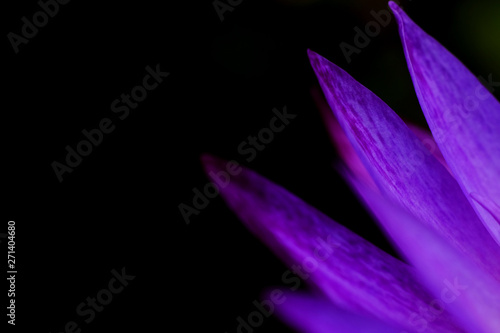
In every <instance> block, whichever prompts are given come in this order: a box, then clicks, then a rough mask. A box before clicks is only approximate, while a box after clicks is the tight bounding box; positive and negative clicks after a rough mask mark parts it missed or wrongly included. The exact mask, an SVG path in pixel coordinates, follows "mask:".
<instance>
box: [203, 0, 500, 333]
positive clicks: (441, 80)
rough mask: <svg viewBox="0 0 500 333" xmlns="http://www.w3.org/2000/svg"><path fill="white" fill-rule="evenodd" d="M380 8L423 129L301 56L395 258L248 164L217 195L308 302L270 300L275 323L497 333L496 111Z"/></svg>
mask: <svg viewBox="0 0 500 333" xmlns="http://www.w3.org/2000/svg"><path fill="white" fill-rule="evenodd" d="M390 6H391V8H392V10H393V12H394V14H395V16H396V18H397V21H398V24H399V31H400V35H401V40H402V44H403V47H404V51H405V55H406V59H407V62H408V68H409V70H410V74H411V77H412V79H413V83H414V86H415V90H416V93H417V96H418V99H419V101H420V104H421V107H422V110H423V112H424V114H425V117H426V119H427V122H428V124H429V127H430V129H431V132H432V135H430V134H428V133H426V132H425V131H423V130H420V129H418V128H414V127H411V126H410V127H409V126H408V125H406V124H405V123H404V122H403V121H402V120H401V119H400V118H399V117H398V116H397V114H396V113H395V112H394V111H392V110H391V109H390V108H389V107H388V106H387V105H386V104H385V103H384V102H383V101H382V100H380V99H379V98H378V97H377V96H375V95H374V94H373V93H372V92H371V91H369V90H368V89H367V88H365V87H364V86H362V85H361V84H360V83H358V82H357V81H355V80H354V79H353V78H352V77H351V76H349V75H348V74H347V73H346V72H345V71H343V70H342V69H340V68H339V67H337V66H335V65H334V64H332V63H331V62H329V61H328V60H326V59H324V58H323V57H321V56H320V55H318V54H316V53H314V52H312V51H308V54H309V58H310V61H311V64H312V67H313V69H314V71H315V73H316V75H317V77H318V80H319V83H320V86H321V88H322V90H323V93H324V96H325V98H326V101H327V102H328V105H329V108H330V109H331V111H333V114H334V115H335V118H336V120H335V121H333V120H332V119H330V118H328V115H326V119H327V124H328V127H329V129H330V131H331V135H332V137H333V139H334V141H335V143H336V145H337V146H338V148H339V150H340V155H341V156H342V158H343V163H342V164H340V163H339V170H340V172H341V174H342V175H343V176H344V178H345V179H346V181H347V182H348V183H349V184H350V185H351V187H352V188H353V190H354V191H355V193H357V195H358V196H359V198H360V199H361V200H362V201H363V203H364V204H365V205H366V207H367V208H368V209H369V211H370V212H371V213H372V215H373V216H374V217H375V219H376V220H377V222H378V223H379V224H380V226H381V227H382V229H383V230H384V232H385V233H386V235H387V236H388V237H389V239H390V240H391V242H392V243H393V244H394V245H395V246H396V248H397V249H398V250H399V251H400V253H401V254H402V256H403V257H404V258H405V259H406V260H405V262H403V261H400V260H399V259H396V258H394V257H392V256H390V255H388V254H387V253H385V252H383V251H382V250H380V249H378V248H377V247H375V246H373V245H372V244H370V243H368V242H367V241H365V240H364V239H362V238H361V237H359V236H357V235H355V234H353V233H352V232H351V231H349V230H348V229H346V228H345V227H343V226H341V225H340V224H338V223H336V222H334V221H332V220H331V219H330V218H328V217H327V216H325V215H324V214H322V213H321V212H319V211H317V210H316V209H314V208H313V207H311V206H309V205H307V204H306V203H305V202H303V201H302V200H300V199H299V198H297V197H295V196H294V195H292V194H290V193H289V192H287V191H286V190H285V189H283V188H281V187H279V186H278V185H276V184H273V183H272V182H270V181H268V180H266V179H264V178H263V177H261V176H259V175H258V174H256V173H254V172H252V171H250V170H248V169H243V170H242V171H241V173H239V174H238V175H237V176H235V177H233V178H231V181H230V182H229V184H228V185H227V186H225V187H223V188H221V189H220V191H221V194H222V196H223V197H224V199H225V200H226V201H227V203H228V205H229V206H230V207H231V208H232V209H233V210H234V211H235V212H236V213H237V214H238V216H239V217H240V218H241V220H242V221H243V222H244V223H245V225H246V226H247V227H248V228H249V229H250V230H251V231H252V232H253V233H255V234H256V235H257V236H258V237H259V238H261V239H262V240H263V241H264V242H265V243H266V244H267V245H268V246H269V247H271V248H272V250H274V251H275V252H276V254H277V255H278V256H280V257H281V258H282V259H283V260H284V261H285V262H287V263H288V264H290V265H293V267H294V272H295V273H296V274H297V275H299V276H300V277H302V278H303V279H304V280H308V281H309V282H311V284H312V285H313V286H314V287H315V289H314V290H315V291H316V292H315V293H310V294H305V293H300V292H297V291H295V289H294V288H290V290H288V291H287V292H286V293H285V294H284V295H283V297H282V302H279V303H280V304H276V306H277V312H278V315H279V316H280V317H281V318H282V319H283V320H284V321H286V322H288V323H289V324H290V325H292V326H293V327H295V328H297V329H299V330H301V331H304V332H340V333H342V332H471V333H477V332H484V333H486V332H490V333H491V332H500V246H499V244H500V224H499V219H500V208H499V206H498V204H499V203H500V104H499V103H498V101H497V100H496V99H495V98H494V97H493V96H492V95H491V94H490V92H489V91H488V89H486V88H485V87H484V86H483V85H482V84H481V82H480V81H479V80H478V79H477V78H476V77H475V76H474V75H473V74H472V73H471V72H470V71H469V70H467V68H465V67H464V66H463V65H462V63H461V62H460V61H459V60H457V59H456V58H455V57H454V56H453V55H452V54H450V53H449V52H448V51H447V50H446V49H445V48H444V47H443V46H441V45H440V44H439V43H438V42H437V41H436V40H434V39H433V38H432V37H430V36H428V35H427V34H426V33H425V32H423V31H422V30H421V29H420V28H419V27H418V26H417V25H416V24H415V23H414V22H413V21H411V20H410V19H409V18H408V16H406V14H405V13H404V12H403V11H402V10H401V9H400V8H399V7H398V6H397V5H396V4H395V3H393V2H390ZM317 99H318V100H319V98H318V97H317ZM320 104H321V102H320ZM320 106H321V105H320ZM320 108H321V109H323V111H324V110H325V108H328V107H327V106H321V107H320ZM331 111H330V110H328V111H327V112H328V113H330V114H331ZM437 147H439V148H437ZM203 163H204V166H205V169H206V171H207V173H208V174H209V175H212V176H213V175H214V174H216V173H217V172H220V171H221V170H224V169H225V162H224V161H221V160H219V159H216V158H214V157H210V156H204V157H203Z"/></svg>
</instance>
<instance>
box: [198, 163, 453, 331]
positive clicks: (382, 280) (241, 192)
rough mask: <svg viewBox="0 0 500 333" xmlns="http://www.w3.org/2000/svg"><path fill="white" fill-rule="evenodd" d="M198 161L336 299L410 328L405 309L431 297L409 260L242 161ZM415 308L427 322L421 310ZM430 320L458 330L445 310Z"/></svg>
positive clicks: (249, 219)
mask: <svg viewBox="0 0 500 333" xmlns="http://www.w3.org/2000/svg"><path fill="white" fill-rule="evenodd" d="M203 163H204V166H205V170H206V172H207V174H208V175H209V176H210V177H211V179H212V180H213V181H214V182H216V183H219V184H221V189H220V191H221V194H222V196H223V198H224V199H225V200H226V202H227V203H228V205H229V206H230V207H231V208H232V209H233V211H234V212H236V214H237V215H238V216H239V217H240V219H241V220H242V221H243V222H244V223H245V225H246V226H247V227H248V228H249V229H250V230H251V231H252V232H253V233H254V234H256V235H257V236H258V237H259V238H260V239H261V240H262V241H263V242H264V243H266V244H267V245H268V246H269V247H270V248H271V249H272V250H273V251H274V252H275V253H277V254H278V255H279V256H280V257H281V258H282V259H283V260H285V261H286V262H287V263H288V264H289V265H290V266H291V267H292V270H293V271H294V272H296V274H297V275H299V276H301V277H302V278H303V279H304V280H309V279H311V281H312V282H314V283H315V284H316V286H317V287H319V288H320V289H321V290H322V291H323V292H324V293H325V294H326V295H327V296H328V297H329V298H330V299H331V300H332V301H333V302H334V303H335V304H337V305H338V306H340V307H343V308H347V309H350V310H352V311H355V312H359V313H360V314H362V315H371V316H374V317H376V318H378V319H380V320H382V321H385V322H388V323H393V324H395V325H400V326H403V327H409V328H410V329H411V318H412V316H415V315H416V314H417V313H420V309H421V308H425V307H426V304H429V302H431V301H432V297H431V296H430V295H429V293H428V292H427V291H426V289H425V288H423V287H422V286H421V285H420V283H419V282H418V281H417V280H416V279H415V272H414V271H413V269H412V268H411V267H409V266H408V265H406V264H404V263H402V262H401V261H399V260H397V259H395V258H393V257H391V256H390V255H388V254H387V253H385V252H383V251H381V250H380V249H378V248H377V247H375V246H373V245H372V244H370V243H368V242H367V241H365V240H364V239H362V238H361V237H359V236H357V235H355V234H353V233H352V232H351V231H349V230H348V229H346V228H345V227H343V226H341V225H339V224H337V223H336V222H334V221H332V220H331V219H329V218H328V217H327V216H325V215H324V214H322V213H321V212H319V211H317V210H316V209H314V208H313V207H310V206H309V205H307V204H306V203H304V202H303V201H301V200H300V199H299V198H297V197H295V196H294V195H292V194H290V193H289V192H287V191H286V190H284V189H283V188H281V187H279V186H277V185H275V184H273V183H271V182H270V181H268V180H266V179H264V178H263V177H261V176H259V175H257V174H256V173H254V172H252V171H250V170H247V169H244V168H243V169H242V170H240V173H239V174H237V175H235V176H233V177H231V178H229V176H228V175H229V172H228V171H226V170H228V169H231V168H229V167H228V165H229V164H228V163H225V162H223V161H221V160H218V159H215V158H213V157H209V156H204V157H203ZM231 170H233V169H231ZM233 174H236V173H233ZM228 178H229V181H225V182H221V181H220V179H222V180H227V179H228ZM283 282H284V283H286V284H287V285H288V286H289V287H290V289H291V290H295V289H296V288H298V285H300V280H299V279H298V278H297V277H296V275H295V274H292V272H291V271H287V272H285V273H284V274H283ZM421 315H422V317H423V318H424V319H426V320H427V321H431V318H430V315H429V314H428V313H422V314H421ZM429 327H430V332H456V331H457V328H456V327H455V326H454V325H453V324H452V320H451V319H450V317H449V316H448V315H446V314H443V316H440V317H439V318H437V319H436V320H434V321H432V322H430V324H429ZM458 331H459V330H458Z"/></svg>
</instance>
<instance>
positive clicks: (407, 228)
mask: <svg viewBox="0 0 500 333" xmlns="http://www.w3.org/2000/svg"><path fill="white" fill-rule="evenodd" d="M347 178H348V179H349V177H347ZM349 182H350V183H351V185H353V187H355V188H356V190H357V192H358V194H359V195H360V196H361V197H362V198H363V200H364V201H365V203H366V204H367V205H368V206H369V207H370V208H371V211H372V212H373V214H374V215H375V216H376V217H377V219H378V221H379V223H380V224H381V225H382V226H383V227H384V229H385V230H386V232H387V233H388V234H389V236H390V237H391V239H392V240H393V242H394V243H395V244H396V245H397V247H398V248H399V249H400V250H401V252H402V253H403V254H404V255H405V256H406V258H407V259H408V261H409V262H410V263H411V264H413V266H415V268H416V269H417V271H418V273H419V274H420V275H421V276H422V280H423V281H425V283H426V285H427V286H428V287H429V289H430V290H432V291H433V293H434V295H435V296H436V297H437V298H436V302H435V304H436V305H439V306H438V307H437V308H438V309H443V308H444V309H446V310H448V311H450V312H451V313H453V314H454V315H455V317H456V318H457V319H458V320H460V321H461V322H462V323H463V325H464V328H467V329H468V330H469V331H470V332H478V333H490V332H500V316H499V314H500V285H499V283H498V281H496V280H494V279H493V278H492V277H491V276H490V275H489V274H487V273H486V272H484V271H483V270H482V269H480V268H479V267H478V266H477V265H476V264H474V263H472V262H471V261H469V260H468V258H467V257H465V256H463V255H462V254H460V253H459V252H457V251H456V250H455V249H453V248H452V247H451V246H449V244H447V242H446V241H445V240H444V239H443V238H442V237H441V236H439V235H438V234H437V233H436V232H435V231H433V230H432V229H430V228H428V227H427V226H424V225H422V224H421V223H420V222H419V221H417V220H416V219H415V218H414V217H413V216H411V215H410V214H409V213H408V212H407V211H406V210H404V209H402V207H399V206H398V205H395V204H393V203H391V202H389V200H388V199H386V198H384V197H382V196H380V195H378V194H376V193H375V192H373V191H371V190H370V189H369V188H368V187H366V186H364V185H362V183H361V182H359V181H355V180H353V178H351V179H349ZM435 309H436V307H435Z"/></svg>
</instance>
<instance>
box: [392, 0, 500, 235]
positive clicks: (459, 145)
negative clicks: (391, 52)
mask: <svg viewBox="0 0 500 333" xmlns="http://www.w3.org/2000/svg"><path fill="white" fill-rule="evenodd" d="M391 8H392V10H393V12H394V14H395V16H396V18H397V20H398V23H399V32H400V35H401V40H402V43H403V47H404V50H405V55H406V61H407V63H408V68H409V70H410V74H411V77H412V79H413V84H414V85H415V91H416V93H417V96H418V99H419V101H420V105H421V106H422V110H423V112H424V114H425V117H426V118H427V122H428V123H429V127H430V129H431V131H432V133H433V135H434V138H435V139H436V142H437V143H438V145H439V148H440V149H441V151H442V153H443V155H444V157H445V159H446V161H447V162H448V165H449V167H450V169H451V170H452V172H453V174H454V175H455V177H456V178H457V180H458V181H459V183H460V185H461V187H462V188H463V189H464V192H465V193H471V192H475V193H478V194H480V195H482V196H484V197H487V198H489V199H490V200H493V201H496V202H497V203H498V202H500V186H499V185H498V184H499V182H500V103H499V102H498V101H497V100H496V99H495V97H494V96H493V95H492V94H490V92H489V91H488V90H487V89H486V88H485V87H484V86H483V85H482V84H481V82H480V81H479V80H478V79H477V78H476V77H475V76H474V75H473V74H472V73H471V72H470V71H469V70H468V69H467V68H466V67H465V66H464V65H463V64H462V63H461V62H460V61H459V60H458V59H456V58H455V57H454V56H453V55H452V54H451V53H450V52H449V51H448V50H446V49H445V48H444V47H443V46H442V45H441V44H439V43H438V42H437V41H436V40H435V39H434V38H432V37H430V36H429V35H427V34H426V33H425V32H424V31H422V29H420V27H418V26H417V25H416V24H415V23H414V22H413V21H412V20H411V19H410V18H409V17H408V16H407V15H406V14H405V13H404V12H403V11H402V10H401V8H399V7H398V6H397V5H396V4H395V3H393V2H391ZM469 199H470V198H469ZM471 203H472V205H473V207H474V208H475V209H476V210H477V212H478V214H479V215H480V216H481V218H482V220H483V222H484V223H485V225H486V226H487V227H488V229H489V230H490V233H491V234H492V235H493V237H494V238H495V239H496V241H497V242H498V243H499V244H500V224H499V223H498V222H497V221H495V220H494V219H493V218H492V217H491V215H490V214H488V213H487V212H485V211H484V210H483V209H478V205H477V204H476V203H474V201H472V200H471Z"/></svg>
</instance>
